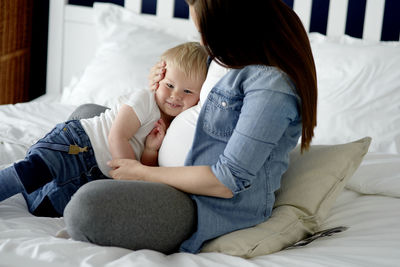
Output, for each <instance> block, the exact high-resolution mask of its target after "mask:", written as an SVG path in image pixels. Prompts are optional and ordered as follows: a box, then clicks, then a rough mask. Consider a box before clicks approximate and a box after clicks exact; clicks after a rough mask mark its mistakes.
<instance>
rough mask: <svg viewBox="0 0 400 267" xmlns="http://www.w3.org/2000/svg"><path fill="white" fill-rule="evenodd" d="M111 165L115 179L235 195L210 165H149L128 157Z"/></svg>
mask: <svg viewBox="0 0 400 267" xmlns="http://www.w3.org/2000/svg"><path fill="white" fill-rule="evenodd" d="M109 166H110V167H111V168H112V169H113V170H112V171H110V176H111V177H112V178H114V179H118V180H119V179H121V180H142V181H149V182H157V183H164V184H167V185H170V186H172V187H175V188H176V189H178V190H181V191H183V192H186V193H189V194H196V195H205V196H213V197H220V198H231V197H233V194H232V191H231V190H230V189H229V188H227V187H226V186H225V185H224V184H222V183H221V182H220V181H219V180H218V179H217V177H215V175H214V173H213V172H212V171H211V168H210V167H209V166H186V167H149V166H145V165H142V164H140V162H138V161H136V160H127V159H120V160H112V161H110V162H109Z"/></svg>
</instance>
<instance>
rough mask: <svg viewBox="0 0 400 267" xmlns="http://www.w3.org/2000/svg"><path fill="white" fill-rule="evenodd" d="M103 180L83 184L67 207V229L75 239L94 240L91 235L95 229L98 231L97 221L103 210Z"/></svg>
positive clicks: (65, 211)
mask: <svg viewBox="0 0 400 267" xmlns="http://www.w3.org/2000/svg"><path fill="white" fill-rule="evenodd" d="M96 182H99V183H96ZM102 182H103V181H101V180H100V181H93V182H90V183H87V184H85V185H84V186H82V187H81V188H80V189H79V190H78V191H77V192H76V193H75V194H74V195H73V197H72V198H71V200H70V202H69V203H68V204H67V206H66V207H65V210H64V221H65V224H66V226H67V231H68V233H69V234H70V236H71V237H72V238H73V239H75V240H80V241H87V242H93V241H92V240H91V238H90V236H91V235H92V234H93V231H97V229H96V227H97V224H96V222H97V221H99V220H98V217H99V216H100V217H101V215H102V210H103V208H102V206H103V205H102V202H103V200H104V199H103V198H102V192H101V191H102V188H103V187H104V185H103V184H102ZM102 219H103V218H102Z"/></svg>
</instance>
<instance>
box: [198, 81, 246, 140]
mask: <svg viewBox="0 0 400 267" xmlns="http://www.w3.org/2000/svg"><path fill="white" fill-rule="evenodd" d="M204 105H205V106H204V121H203V130H204V131H205V132H206V133H207V134H209V135H210V136H212V137H214V138H216V139H218V140H222V141H228V139H229V138H230V136H231V135H232V133H233V130H234V129H235V127H236V124H237V122H238V120H239V115H240V111H241V108H242V106H243V98H242V97H241V96H237V95H229V94H227V92H226V91H223V90H220V89H217V88H214V89H213V90H212V91H211V92H210V93H209V95H208V99H207V101H206V102H205V103H204Z"/></svg>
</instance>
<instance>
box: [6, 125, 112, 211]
mask: <svg viewBox="0 0 400 267" xmlns="http://www.w3.org/2000/svg"><path fill="white" fill-rule="evenodd" d="M70 145H73V146H75V147H80V148H85V149H84V150H82V151H80V152H79V151H77V152H73V154H71V153H69V152H68V151H69V148H70ZM105 178H107V177H106V176H105V175H103V174H102V173H101V172H100V170H99V168H98V166H97V162H96V159H95V157H94V152H93V149H92V145H91V143H90V140H89V137H88V136H87V134H86V132H85V131H84V129H83V128H82V126H81V124H80V122H79V121H77V120H73V121H68V122H66V123H60V124H58V125H56V127H55V128H54V129H53V130H52V131H51V132H49V133H48V134H47V135H46V136H45V137H44V138H42V139H40V140H39V141H38V142H37V143H36V144H35V145H33V146H32V147H31V148H30V149H29V150H28V152H27V155H26V157H25V159H24V160H22V161H19V162H16V163H15V164H14V165H13V166H11V167H8V168H6V169H4V170H1V171H0V200H4V199H6V198H8V197H11V196H12V195H14V194H17V193H22V194H23V195H24V197H25V199H26V202H27V204H28V208H29V211H30V212H33V211H35V210H36V208H37V207H38V206H39V205H40V204H41V203H42V201H43V200H44V199H46V198H47V199H49V200H50V202H51V204H52V206H53V208H54V210H55V211H56V212H57V213H59V214H60V215H62V214H63V212H64V208H65V206H66V205H67V203H68V202H69V200H70V199H71V197H72V195H73V194H74V193H75V192H76V191H77V190H78V189H79V188H80V187H81V186H82V185H84V184H86V183H87V182H89V181H92V180H97V179H105Z"/></svg>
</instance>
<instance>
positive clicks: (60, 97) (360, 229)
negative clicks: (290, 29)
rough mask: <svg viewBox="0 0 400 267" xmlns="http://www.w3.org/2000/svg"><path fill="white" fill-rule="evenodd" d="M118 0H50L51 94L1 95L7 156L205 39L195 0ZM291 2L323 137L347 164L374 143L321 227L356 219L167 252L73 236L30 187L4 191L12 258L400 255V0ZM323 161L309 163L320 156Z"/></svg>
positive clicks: (102, 262)
mask: <svg viewBox="0 0 400 267" xmlns="http://www.w3.org/2000/svg"><path fill="white" fill-rule="evenodd" d="M70 2H71V3H72V2H75V1H70ZM115 2H116V3H119V4H120V5H116V4H109V3H96V4H95V5H94V7H88V6H79V5H73V4H71V3H68V1H64V0H52V1H50V20H49V21H50V24H49V43H48V64H47V66H48V70H47V85H46V94H45V95H44V96H42V97H40V98H38V99H35V100H33V101H30V102H27V103H19V104H15V105H3V106H0V122H1V123H0V168H4V167H6V166H8V165H10V164H12V163H13V162H15V161H17V160H19V159H22V158H23V157H24V155H25V152H26V150H27V149H28V147H29V146H30V145H32V144H33V143H34V142H35V141H36V140H37V139H39V138H40V137H42V136H43V135H44V134H45V133H47V132H48V131H49V130H50V129H51V128H52V127H53V126H54V125H55V124H56V123H58V122H61V121H64V120H66V119H67V118H68V116H69V115H70V114H71V112H72V111H73V110H74V109H75V108H76V107H77V106H78V105H80V104H84V103H97V104H101V105H106V106H111V105H113V103H114V102H115V101H117V99H118V97H120V96H123V95H124V94H127V93H129V92H130V91H131V90H134V89H135V88H144V87H146V84H147V80H146V79H147V73H148V71H149V69H150V67H151V66H152V65H153V64H154V63H155V62H157V59H158V56H159V55H160V54H161V52H162V51H164V50H165V49H166V48H169V47H171V46H173V45H175V44H178V43H181V42H184V41H188V40H198V35H197V33H196V31H195V29H194V27H193V25H192V23H191V22H190V21H188V13H187V7H186V6H185V5H184V3H183V2H184V1H167V0H162V1H161V0H160V1H139V0H125V1H115ZM150 2H153V4H151V3H150ZM285 2H286V3H287V4H288V5H289V6H291V7H292V8H293V9H294V10H295V11H296V12H297V13H298V14H299V16H300V18H301V20H302V22H303V23H304V25H305V27H306V29H307V30H309V32H310V34H309V36H310V41H311V45H312V49H313V53H314V57H315V61H316V66H317V75H318V86H319V99H318V108H319V113H318V126H317V128H316V132H315V139H314V140H313V143H312V146H313V147H316V148H317V147H318V148H323V149H328V148H334V152H332V153H336V156H337V159H336V160H337V162H339V161H340V162H341V164H344V165H345V164H347V163H348V162H352V159H350V158H347V156H348V154H343V152H340V153H342V154H340V153H339V154H338V153H337V151H339V150H340V149H342V148H343V149H346V151H347V152H346V153H352V152H353V151H354V149H353V148H352V147H349V146H348V145H347V144H354V143H353V142H354V141H356V140H367V143H368V144H367V146H364V149H366V150H368V152H366V151H365V153H364V154H365V155H364V154H362V155H361V156H360V157H359V158H358V162H356V163H354V164H353V165H352V169H351V171H347V172H346V175H345V177H346V179H344V180H341V181H340V186H339V187H338V188H337V190H336V191H335V194H334V196H332V197H331V198H330V204H329V205H328V206H327V207H325V208H324V212H325V213H324V214H323V216H321V217H320V221H319V223H318V229H317V230H324V229H332V228H335V227H344V228H347V230H345V231H342V232H338V233H334V234H329V233H325V235H324V234H323V235H322V236H321V237H320V238H317V239H316V240H314V241H312V242H310V243H308V244H305V245H298V246H290V244H289V243H286V245H285V246H282V247H280V248H279V249H275V250H270V251H269V253H262V252H261V253H256V254H251V255H250V254H246V255H238V254H235V253H232V251H229V250H227V249H226V246H225V247H224V246H219V248H218V246H217V245H215V244H214V245H212V244H210V245H209V246H208V247H207V249H205V250H203V252H201V253H199V254H196V255H193V254H188V253H175V254H172V255H164V254H161V253H158V252H155V251H151V250H139V251H131V250H127V249H123V248H118V247H101V246H97V245H94V244H89V243H84V242H78V241H74V240H71V239H69V238H68V237H66V238H63V237H62V235H61V234H62V233H63V232H62V230H63V229H64V226H65V224H64V221H63V218H44V217H35V216H33V215H31V214H30V213H29V212H28V210H27V207H26V204H25V201H24V199H23V197H22V195H20V194H19V195H15V196H13V197H12V198H10V199H7V200H5V201H3V202H0V266H7V267H11V266H43V267H44V266H52V267H57V266H60V267H61V266H96V267H97V266H141V267H143V266H163V267H165V266H171V267H172V266H185V267H186V266H193V267H194V266H220V267H223V266H240V267H255V266H307V267H309V266H363V267H364V266H399V264H400V254H399V253H398V252H399V251H400V224H399V221H400V209H399V206H400V104H399V103H400V42H399V23H398V20H396V16H398V14H399V11H400V5H399V3H398V1H397V0H386V1H385V0H375V1H374V0H366V1H363V0H359V1H356V0H348V1H347V0H340V1H339V0H335V1H323V0H313V1H312V0H294V1H289V0H287V1H285ZM149 3H150V4H149ZM155 3H156V4H155ZM144 13H146V14H144ZM148 13H156V14H148ZM172 14H173V16H175V17H173V18H171V17H172ZM215 77H217V75H215ZM209 82H212V81H209ZM193 112H194V113H188V115H186V117H185V118H184V120H183V121H184V123H186V124H187V125H192V127H193V125H194V124H195V121H194V119H193V118H194V115H193V114H195V112H198V111H196V110H195V109H194V111H193ZM171 127H172V126H171ZM171 135H172V133H171ZM167 137H168V134H167ZM167 137H166V143H168V139H167ZM364 137H367V138H364ZM369 137H370V138H371V139H372V142H371V143H369V142H370V141H371V139H370V138H369ZM169 138H173V137H169ZM363 138H364V139H363ZM356 143H357V142H356ZM165 146H167V144H165ZM163 147H164V144H163ZM339 148H340V149H339ZM324 151H325V150H324ZM340 151H342V150H340ZM175 154H176V155H174V157H171V156H170V155H168V156H167V155H164V156H163V154H162V153H161V151H160V157H162V158H163V159H162V160H161V161H160V162H163V164H164V165H174V164H179V162H181V160H182V159H179V157H181V158H182V157H184V153H183V152H180V151H176V152H175ZM325 154H326V153H325ZM179 155H180V156H179ZM318 155H320V154H318ZM318 160H319V161H318ZM323 161H324V157H318V159H317V158H314V159H313V161H312V162H311V163H310V162H308V163H310V164H311V166H312V167H311V168H314V167H315V166H314V165H318V166H319V163H318V162H322V163H324V162H323ZM293 162H294V161H293ZM335 162H336V161H335ZM322 163H321V164H322ZM291 164H292V163H291ZM324 164H325V163H324ZM338 164H339V163H338ZM331 165H332V164H331ZM318 166H317V167H318ZM334 167H335V168H334V170H333V171H336V169H337V168H336V167H337V166H334ZM290 168H291V167H290ZM321 175H323V173H322V174H319V176H321ZM322 186H324V185H322ZM310 190H311V191H312V188H311V189H310ZM318 208H320V207H318ZM315 232H316V231H313V232H312V233H315ZM257 233H259V232H257ZM296 241H299V240H296ZM291 243H295V242H294V241H293V239H292V240H291ZM234 246H235V244H234Z"/></svg>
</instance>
